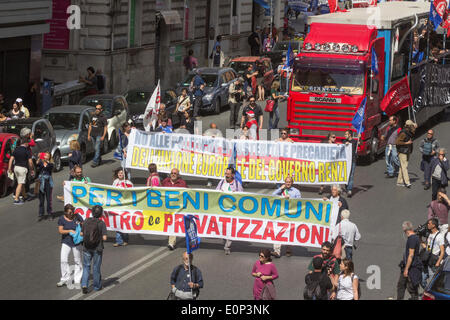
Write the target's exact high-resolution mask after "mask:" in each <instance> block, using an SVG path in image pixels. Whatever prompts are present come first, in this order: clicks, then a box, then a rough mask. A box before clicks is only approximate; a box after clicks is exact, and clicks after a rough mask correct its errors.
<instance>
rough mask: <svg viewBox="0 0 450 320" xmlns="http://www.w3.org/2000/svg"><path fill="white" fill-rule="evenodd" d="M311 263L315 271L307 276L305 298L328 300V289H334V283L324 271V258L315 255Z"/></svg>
mask: <svg viewBox="0 0 450 320" xmlns="http://www.w3.org/2000/svg"><path fill="white" fill-rule="evenodd" d="M311 265H312V267H313V272H310V273H308V274H307V275H306V276H305V283H306V287H305V289H304V290H303V298H304V299H305V300H328V291H329V290H332V289H333V283H332V282H331V280H330V278H329V277H328V275H327V273H325V272H323V265H324V260H323V258H322V257H320V256H315V257H314V258H313V260H312V262H311Z"/></svg>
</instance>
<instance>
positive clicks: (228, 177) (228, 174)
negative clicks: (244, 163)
mask: <svg viewBox="0 0 450 320" xmlns="http://www.w3.org/2000/svg"><path fill="white" fill-rule="evenodd" d="M235 174H236V170H235V169H234V168H233V167H228V169H226V170H225V179H223V180H221V181H220V182H219V184H218V185H217V187H216V190H219V191H222V192H244V188H243V187H242V184H241V183H240V182H239V181H237V180H236V179H235ZM232 242H233V241H231V240H228V239H226V240H225V247H224V250H225V254H226V255H229V254H230V253H231V250H230V248H231V243H232Z"/></svg>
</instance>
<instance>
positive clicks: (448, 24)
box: [441, 9, 450, 38]
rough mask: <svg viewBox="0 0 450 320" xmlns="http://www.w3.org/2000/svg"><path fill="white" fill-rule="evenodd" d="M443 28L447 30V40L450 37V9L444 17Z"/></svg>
mask: <svg viewBox="0 0 450 320" xmlns="http://www.w3.org/2000/svg"><path fill="white" fill-rule="evenodd" d="M441 26H442V28H444V29H446V30H447V38H448V37H450V9H447V12H446V13H445V15H444V20H443V21H442V23H441Z"/></svg>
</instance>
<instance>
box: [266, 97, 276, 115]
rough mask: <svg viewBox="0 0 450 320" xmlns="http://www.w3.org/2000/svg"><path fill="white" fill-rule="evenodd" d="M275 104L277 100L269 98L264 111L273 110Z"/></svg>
mask: <svg viewBox="0 0 450 320" xmlns="http://www.w3.org/2000/svg"><path fill="white" fill-rule="evenodd" d="M274 106H275V100H272V99H269V100H267V102H266V107H265V109H264V111H266V112H272V111H273V107H274Z"/></svg>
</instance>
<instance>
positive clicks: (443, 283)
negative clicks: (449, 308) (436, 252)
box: [422, 256, 450, 300]
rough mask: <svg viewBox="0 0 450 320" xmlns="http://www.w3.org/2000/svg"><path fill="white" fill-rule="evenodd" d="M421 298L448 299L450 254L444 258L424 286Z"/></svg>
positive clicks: (449, 290) (449, 291)
mask: <svg viewBox="0 0 450 320" xmlns="http://www.w3.org/2000/svg"><path fill="white" fill-rule="evenodd" d="M422 300H450V256H448V257H447V258H445V260H444V262H443V263H442V264H441V266H440V267H439V269H438V271H437V272H436V273H435V275H434V277H433V279H431V281H430V283H429V284H428V286H427V287H426V288H425V290H424V292H423V296H422Z"/></svg>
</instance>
